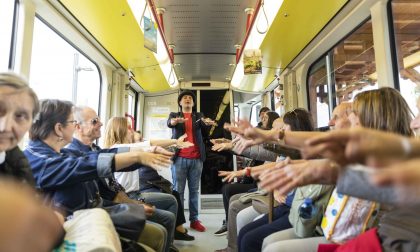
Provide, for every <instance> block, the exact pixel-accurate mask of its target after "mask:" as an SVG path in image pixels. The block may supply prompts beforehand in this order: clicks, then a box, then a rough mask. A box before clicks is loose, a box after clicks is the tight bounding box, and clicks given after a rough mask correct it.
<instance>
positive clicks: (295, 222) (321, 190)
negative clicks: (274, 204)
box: [289, 185, 334, 238]
mask: <svg viewBox="0 0 420 252" xmlns="http://www.w3.org/2000/svg"><path fill="white" fill-rule="evenodd" d="M333 189H334V186H332V185H307V186H303V187H298V188H297V189H296V193H295V197H294V199H293V202H292V207H291V208H290V214H289V222H290V224H292V226H293V229H294V231H295V234H296V235H297V236H298V237H300V238H306V237H313V236H317V235H319V233H320V232H319V233H318V234H317V232H316V231H317V226H319V225H320V224H321V220H322V217H323V214H324V210H325V209H326V207H327V204H328V200H329V199H330V196H331V193H332V191H333ZM306 198H311V199H312V201H313V204H314V205H315V207H316V208H317V212H316V214H315V215H314V216H313V217H312V218H310V219H303V218H302V217H300V216H299V207H300V206H301V205H302V203H303V201H304V200H305V199H306Z"/></svg>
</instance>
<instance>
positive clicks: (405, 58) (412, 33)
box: [391, 0, 420, 114]
mask: <svg viewBox="0 0 420 252" xmlns="http://www.w3.org/2000/svg"><path fill="white" fill-rule="evenodd" d="M391 9H392V17H393V25H394V33H395V46H396V52H397V62H398V72H399V84H400V91H401V94H402V96H403V97H404V98H405V99H406V101H407V103H408V105H409V106H410V108H411V110H412V111H413V112H414V114H417V113H418V111H417V107H416V98H417V97H418V96H419V95H420V1H419V0H413V1H401V0H393V1H392V2H391Z"/></svg>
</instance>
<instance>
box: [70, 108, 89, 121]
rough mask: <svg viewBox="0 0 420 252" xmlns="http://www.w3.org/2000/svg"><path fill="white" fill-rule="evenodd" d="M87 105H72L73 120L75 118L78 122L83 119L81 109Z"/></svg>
mask: <svg viewBox="0 0 420 252" xmlns="http://www.w3.org/2000/svg"><path fill="white" fill-rule="evenodd" d="M87 108H89V107H87V106H74V107H73V116H74V120H76V121H77V122H78V123H82V122H84V121H85V118H84V117H83V111H84V110H85V109H87Z"/></svg>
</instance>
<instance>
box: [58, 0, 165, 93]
mask: <svg viewBox="0 0 420 252" xmlns="http://www.w3.org/2000/svg"><path fill="white" fill-rule="evenodd" d="M60 2H61V3H62V4H63V5H64V6H65V7H66V8H67V9H68V10H69V11H70V12H71V13H72V14H73V15H74V16H75V17H76V18H77V19H78V20H79V21H80V22H81V23H82V24H83V26H84V27H85V28H86V29H87V30H88V31H89V32H90V33H91V34H92V35H93V36H94V37H95V38H96V39H97V40H98V41H99V43H101V44H102V46H103V47H104V48H105V49H106V50H108V52H109V53H110V54H111V55H112V56H113V57H114V58H115V59H116V60H117V61H118V62H119V63H120V64H121V65H122V66H123V67H124V68H126V69H132V70H133V72H134V74H135V75H136V81H137V82H138V83H140V86H141V87H142V88H143V89H145V90H146V91H148V92H158V91H164V90H167V89H169V84H168V82H167V80H166V78H165V76H164V75H163V73H162V71H161V69H160V67H159V66H155V67H147V68H143V67H144V66H151V65H156V64H158V62H157V60H156V58H155V57H154V55H153V53H152V52H150V51H149V50H148V49H146V48H144V38H143V32H142V30H141V29H140V26H139V24H138V23H137V21H136V19H135V17H134V15H133V13H132V12H131V9H130V6H129V5H128V3H127V1H126V0H106V1H103V0H61V1H60Z"/></svg>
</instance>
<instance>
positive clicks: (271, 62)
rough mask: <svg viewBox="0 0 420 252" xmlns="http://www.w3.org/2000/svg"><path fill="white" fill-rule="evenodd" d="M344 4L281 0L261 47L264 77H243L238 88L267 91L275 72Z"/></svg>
mask: <svg viewBox="0 0 420 252" xmlns="http://www.w3.org/2000/svg"><path fill="white" fill-rule="evenodd" d="M347 2H348V0H334V1H331V0H316V1H314V0H284V2H283V4H282V6H281V8H280V11H279V12H278V13H277V15H276V18H275V19H274V21H273V23H272V25H271V27H270V30H269V31H268V33H267V35H266V37H265V38H264V41H263V43H262V44H261V47H260V49H261V52H262V55H263V66H265V68H263V74H262V75H246V76H245V77H244V81H245V82H242V83H243V84H242V86H241V87H240V88H241V89H244V90H247V91H261V90H263V89H264V88H265V87H267V86H268V85H269V84H270V83H271V82H272V81H273V79H274V75H275V74H276V69H275V68H276V67H280V68H284V67H286V66H287V65H288V64H289V63H290V62H291V61H292V60H293V59H294V58H295V57H296V56H297V55H298V54H299V52H300V51H302V50H303V49H304V47H305V46H306V45H307V44H308V43H309V42H310V41H311V40H312V39H313V38H314V37H315V36H316V35H317V34H318V33H319V32H320V31H321V30H322V28H323V27H324V26H325V25H326V24H327V23H328V22H329V20H331V19H332V18H333V16H334V15H335V14H336V13H337V12H338V11H339V10H340V9H341V8H342V7H343V6H344V5H345V4H346V3H347ZM260 11H261V10H260ZM254 25H255V24H254ZM266 67H272V68H266Z"/></svg>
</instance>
